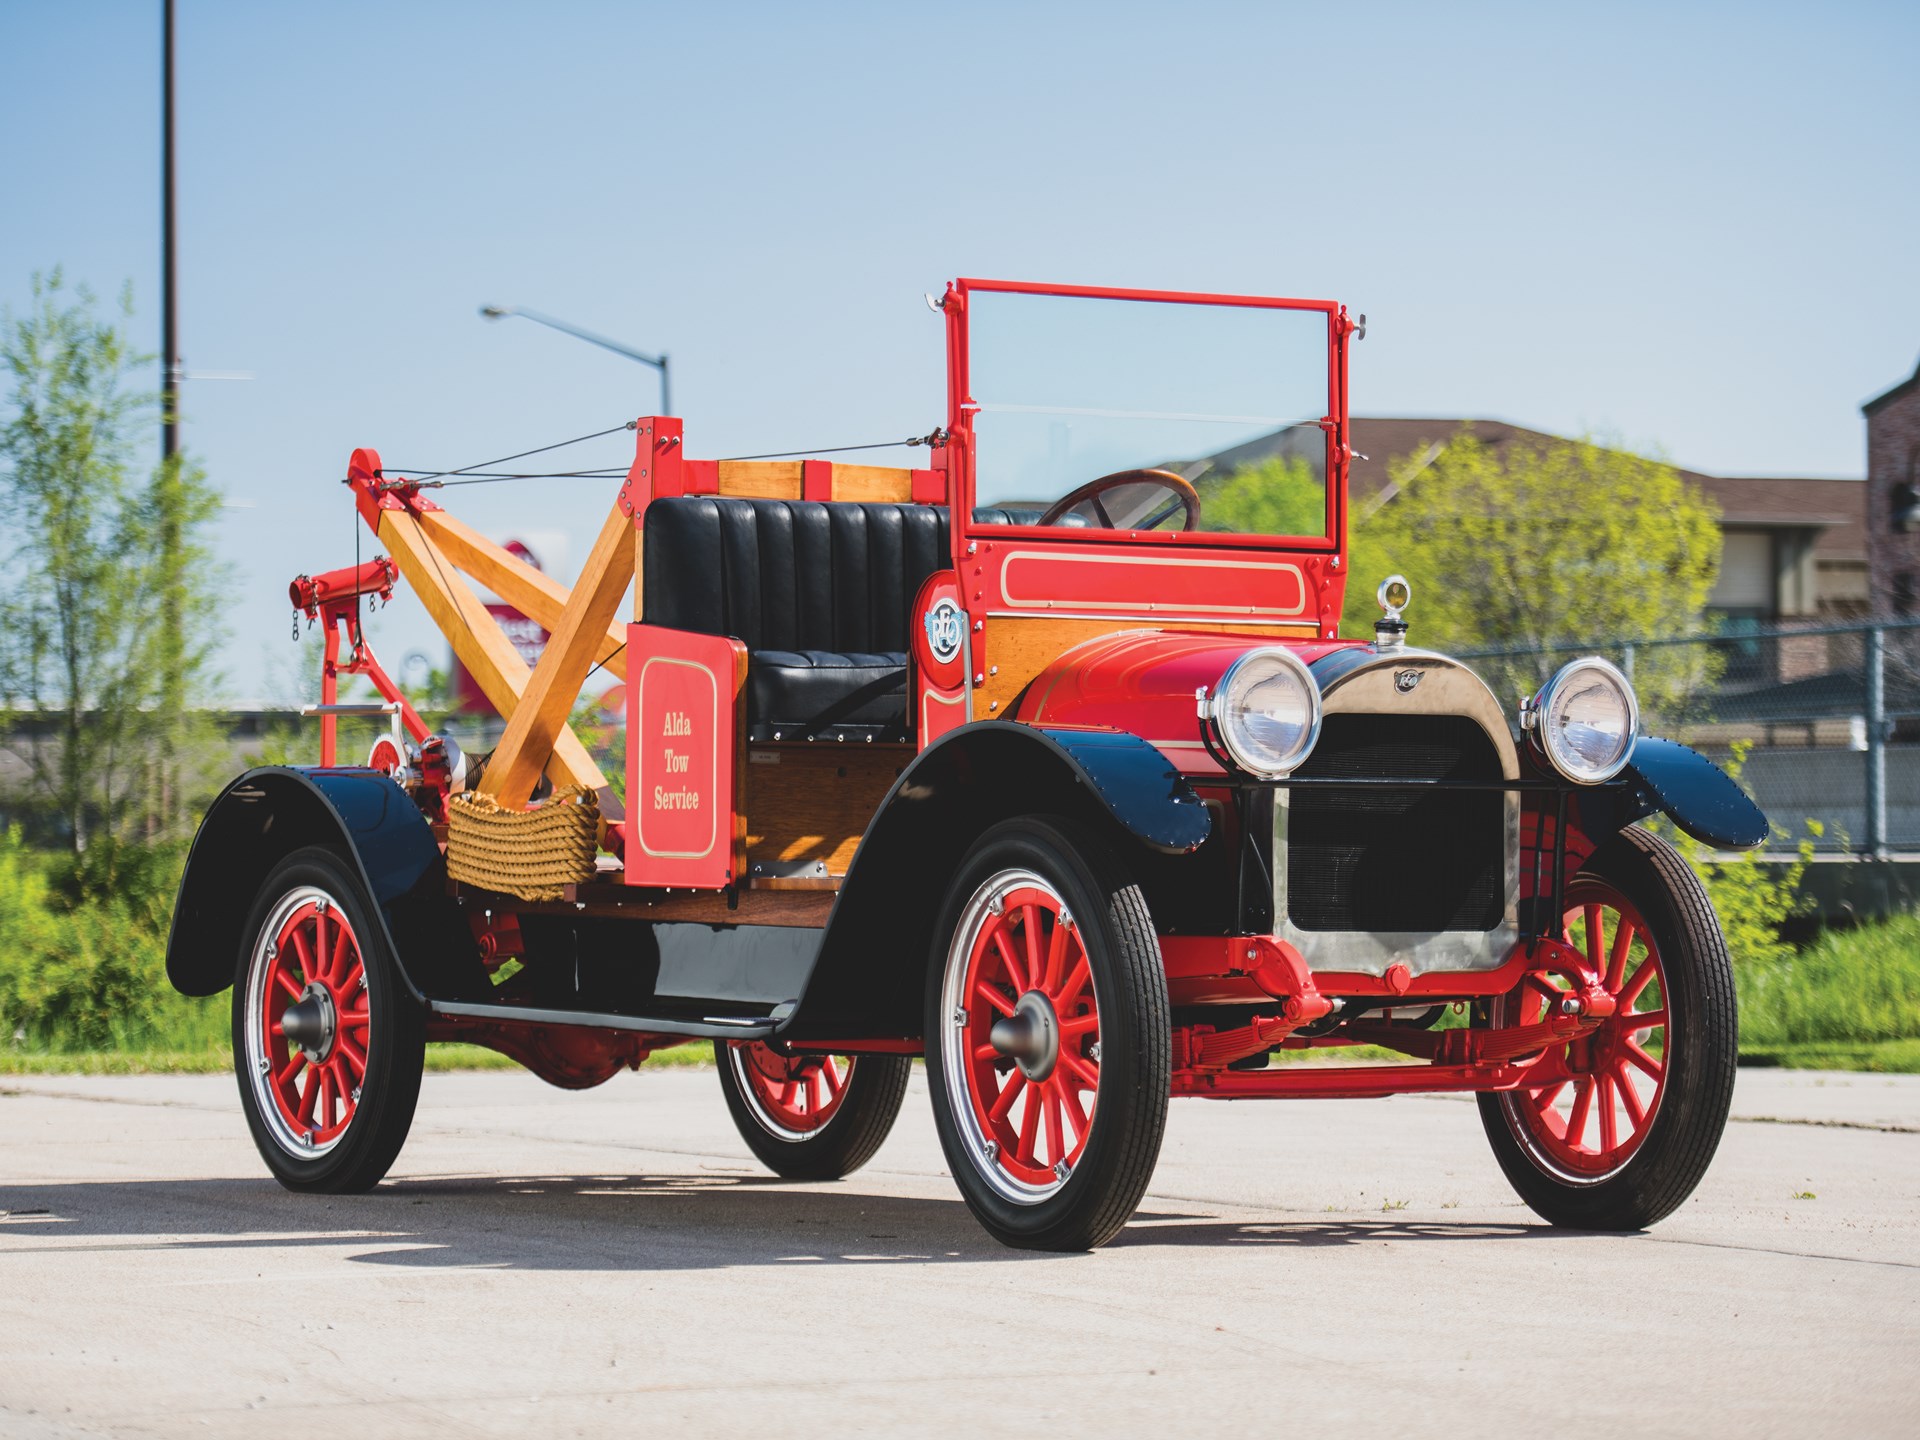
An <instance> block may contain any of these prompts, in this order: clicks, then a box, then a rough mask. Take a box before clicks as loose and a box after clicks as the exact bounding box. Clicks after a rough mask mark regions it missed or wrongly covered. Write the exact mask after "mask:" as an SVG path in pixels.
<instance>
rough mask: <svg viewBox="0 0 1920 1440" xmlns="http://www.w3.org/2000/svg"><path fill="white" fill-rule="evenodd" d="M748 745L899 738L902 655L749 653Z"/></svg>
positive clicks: (903, 716)
mask: <svg viewBox="0 0 1920 1440" xmlns="http://www.w3.org/2000/svg"><path fill="white" fill-rule="evenodd" d="M747 719H748V724H749V725H750V727H751V729H750V731H749V733H748V736H747V738H748V739H750V740H818V739H843V738H853V739H861V740H864V739H866V738H867V737H868V735H869V734H872V735H873V736H874V738H876V739H887V740H893V739H905V738H906V736H905V734H904V732H905V730H906V725H907V656H906V652H904V651H901V652H899V653H892V652H888V653H883V654H862V653H858V652H855V653H853V654H844V655H843V654H840V653H838V652H835V651H831V650H749V651H748V652H747Z"/></svg>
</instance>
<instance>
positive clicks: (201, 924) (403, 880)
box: [167, 766, 444, 995]
mask: <svg viewBox="0 0 1920 1440" xmlns="http://www.w3.org/2000/svg"><path fill="white" fill-rule="evenodd" d="M307 845H326V846H330V847H331V848H333V849H335V850H338V851H340V852H342V853H343V854H344V855H346V856H348V857H349V858H350V859H351V861H352V863H353V864H354V865H355V866H356V867H357V868H358V870H359V873H360V879H361V881H362V883H363V884H365V886H366V887H367V893H368V894H370V895H371V896H372V897H373V898H374V901H375V905H376V908H377V910H378V912H379V914H380V919H381V923H382V924H383V925H384V926H385V927H386V930H387V936H386V938H387V943H388V947H389V949H390V950H391V952H392V953H393V955H394V956H395V957H396V958H397V959H399V961H400V968H401V971H402V973H403V974H405V975H406V976H407V983H408V986H409V987H410V988H411V989H413V991H414V992H415V994H416V995H418V994H421V993H422V992H421V987H420V986H419V985H418V984H417V983H416V977H415V976H414V975H413V974H412V973H410V967H409V965H408V960H407V951H408V950H409V949H411V950H413V951H414V952H415V953H416V956H417V954H418V949H419V947H418V946H417V945H411V946H405V947H403V945H402V944H401V943H399V942H401V941H403V940H406V939H408V938H409V935H410V933H411V932H412V931H413V930H414V929H415V928H417V927H416V921H417V916H416V915H414V914H412V913H408V914H402V913H400V912H401V911H402V910H409V909H410V910H418V909H419V908H420V906H421V905H423V904H424V905H431V903H432V901H433V900H434V899H436V898H438V892H439V891H440V890H442V889H443V888H444V887H438V886H435V885H433V884H432V880H433V878H434V877H435V876H437V875H438V874H439V873H440V867H441V858H440V847H439V845H438V843H437V842H436V841H435V840H434V838H433V830H432V828H431V827H430V826H429V825H428V824H427V821H426V817H425V816H423V815H422V814H421V813H420V811H419V809H418V807H416V806H415V805H414V803H413V801H411V800H410V799H408V798H407V794H406V792H405V791H404V790H402V789H401V788H400V787H399V786H398V785H396V784H394V783H393V781H392V780H391V779H389V778H388V777H387V776H385V775H382V774H381V773H380V772H378V771H376V770H363V769H342V770H320V769H304V768H302V769H294V768H291V767H287V766H263V767H260V768H258V769H254V770H249V771H248V772H247V773H246V774H244V775H242V776H241V777H240V778H239V779H238V780H235V781H234V782H233V783H232V784H231V785H229V786H227V788H226V789H225V790H223V791H221V792H220V794H219V796H218V797H217V798H216V799H215V800H214V802H213V804H212V805H211V806H209V807H208V809H207V813H206V816H205V818H204V819H202V820H201V822H200V829H199V831H198V833H196V834H195V835H194V837H193V847H192V849H191V850H189V851H188V853H187V866H186V871H185V873H184V874H183V875H182V876H181V877H180V893H179V896H178V897H177V898H176V899H175V901H174V906H173V924H172V927H171V929H170V930H169V931H168V934H167V978H168V979H169V980H170V981H172V982H173V986H174V988H175V989H176V990H179V991H180V992H181V993H182V994H186V995H217V994H219V993H220V991H222V990H224V989H226V988H227V986H229V985H231V984H232V983H233V976H234V966H235V961H236V957H237V956H238V955H239V952H240V944H241V940H242V934H241V932H242V930H243V929H244V927H245V925H246V921H247V914H248V912H249V911H250V910H252V908H253V903H254V900H255V898H256V896H257V895H258V893H259V890H260V886H261V885H262V883H263V882H264V881H265V880H266V878H267V875H268V873H269V872H270V871H271V870H272V869H273V867H274V866H275V865H277V864H279V863H280V861H281V860H282V859H284V858H285V857H286V856H288V855H290V854H292V853H293V852H294V851H295V850H298V849H300V848H302V847H303V846H307ZM409 902H413V903H412V904H411V905H410V904H409Z"/></svg>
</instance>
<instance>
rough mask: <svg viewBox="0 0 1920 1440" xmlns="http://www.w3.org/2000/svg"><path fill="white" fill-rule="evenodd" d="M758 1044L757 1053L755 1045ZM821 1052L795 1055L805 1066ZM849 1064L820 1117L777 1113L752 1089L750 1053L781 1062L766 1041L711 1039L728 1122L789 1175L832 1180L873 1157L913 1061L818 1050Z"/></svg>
mask: <svg viewBox="0 0 1920 1440" xmlns="http://www.w3.org/2000/svg"><path fill="white" fill-rule="evenodd" d="M756 1052H757V1053H756ZM820 1058H822V1057H796V1059H798V1060H799V1061H800V1062H801V1063H803V1064H805V1065H807V1066H808V1067H809V1069H811V1068H812V1067H813V1066H814V1065H817V1064H818V1063H819V1059H820ZM824 1058H825V1059H826V1060H827V1061H828V1062H829V1063H832V1064H834V1065H836V1066H837V1065H840V1064H842V1063H844V1064H845V1065H846V1066H847V1070H846V1077H845V1080H844V1082H843V1083H844V1086H845V1094H844V1096H843V1097H841V1098H840V1099H839V1100H838V1103H837V1104H835V1106H834V1109H833V1110H832V1112H831V1113H830V1114H829V1115H828V1117H827V1120H826V1123H825V1124H823V1125H808V1124H807V1123H806V1121H805V1120H803V1119H796V1118H795V1117H792V1116H787V1115H782V1114H781V1113H779V1112H778V1111H777V1110H776V1109H775V1108H774V1106H773V1104H772V1103H771V1102H770V1101H769V1100H767V1099H764V1098H763V1097H761V1096H759V1095H757V1094H755V1093H754V1092H753V1090H752V1084H753V1081H752V1078H751V1075H750V1073H749V1069H748V1067H750V1066H752V1065H753V1064H754V1063H755V1062H756V1059H760V1060H769V1061H772V1062H774V1063H785V1062H784V1061H782V1059H781V1057H779V1056H778V1055H777V1054H776V1053H775V1052H773V1051H770V1050H768V1049H767V1047H765V1046H758V1047H756V1046H754V1045H753V1044H752V1043H750V1042H744V1041H738V1040H716V1041H714V1042H713V1063H714V1065H715V1066H716V1067H717V1068H718V1069H719V1071H720V1091H721V1093H722V1094H723V1095H725V1096H726V1097H727V1111H728V1113H729V1114H731V1115H732V1116H733V1123H734V1127H735V1128H736V1129H737V1130H739V1132H740V1138H741V1139H742V1140H744V1141H746V1142H747V1148H748V1149H749V1150H751V1151H753V1153H754V1155H755V1156H756V1157H757V1158H758V1159H759V1161H760V1163H761V1164H762V1165H764V1166H766V1167H767V1168H768V1169H769V1170H771V1171H773V1173H774V1174H776V1175H779V1176H781V1177H783V1178H784V1179H788V1180H838V1179H840V1178H841V1177H842V1176H843V1175H851V1174H852V1173H853V1172H854V1171H856V1170H858V1169H859V1168H860V1167H861V1166H862V1165H864V1164H866V1163H867V1161H869V1160H871V1159H872V1158H873V1157H874V1154H875V1152H876V1151H878V1150H879V1148H880V1147H881V1145H882V1144H884V1143H885V1141H886V1138H887V1136H888V1134H889V1133H890V1132H891V1131H892V1130H893V1122H894V1120H895V1119H896V1118H897V1117H898V1116H899V1114H900V1102H901V1101H902V1100H903V1099H905V1098H906V1093H907V1076H908V1075H909V1074H911V1073H912V1071H913V1061H912V1059H911V1058H910V1057H908V1056H905V1055H858V1056H850V1057H837V1056H836V1057H824Z"/></svg>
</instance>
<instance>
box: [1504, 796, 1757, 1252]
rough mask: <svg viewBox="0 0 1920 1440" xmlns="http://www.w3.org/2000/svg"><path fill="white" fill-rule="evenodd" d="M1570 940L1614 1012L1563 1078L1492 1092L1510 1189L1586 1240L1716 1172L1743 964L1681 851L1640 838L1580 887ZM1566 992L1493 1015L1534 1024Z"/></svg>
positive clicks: (1610, 851)
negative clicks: (1738, 969) (1582, 1232)
mask: <svg viewBox="0 0 1920 1440" xmlns="http://www.w3.org/2000/svg"><path fill="white" fill-rule="evenodd" d="M1566 901H1567V912H1566V933H1567V939H1568V941H1569V942H1570V943H1571V944H1573V945H1574V946H1575V947H1576V948H1578V949H1579V950H1581V951H1582V952H1583V953H1584V954H1585V955H1586V957H1587V963H1588V964H1589V965H1590V966H1591V967H1592V968H1593V969H1594V971H1595V972H1596V973H1597V974H1599V975H1600V976H1601V977H1602V984H1603V986H1604V988H1605V989H1606V990H1607V991H1608V992H1609V993H1610V994H1611V995H1612V996H1613V997H1614V1004H1615V1006H1616V1009H1615V1012H1614V1014H1613V1015H1611V1016H1610V1017H1608V1018H1607V1019H1605V1020H1603V1021H1602V1022H1601V1023H1600V1025H1599V1028H1598V1029H1596V1030H1594V1031H1593V1032H1592V1033H1591V1034H1588V1035H1584V1036H1582V1037H1581V1038H1580V1039H1578V1040H1575V1041H1573V1042H1572V1043H1571V1044H1568V1045H1565V1046H1563V1047H1560V1052H1559V1053H1557V1054H1554V1053H1549V1054H1548V1055H1547V1056H1545V1057H1543V1058H1544V1059H1545V1060H1546V1061H1548V1062H1549V1063H1551V1064H1553V1065H1554V1069H1555V1072H1556V1073H1555V1078H1554V1079H1552V1080H1551V1081H1549V1082H1548V1083H1546V1084H1543V1085H1538V1086H1534V1087H1532V1088H1529V1089H1525V1090H1513V1091H1506V1092H1502V1093H1498V1094H1489V1095H1482V1096H1480V1097H1479V1099H1480V1117H1481V1120H1482V1122H1483V1124H1484V1125H1485V1127H1486V1131H1487V1137H1488V1139H1489V1140H1491V1141H1492V1142H1493V1151H1494V1155H1495V1156H1496V1158H1498V1160H1499V1162H1500V1168H1501V1169H1502V1170H1504V1171H1505V1172H1506V1175H1507V1178H1508V1180H1510V1181H1511V1182H1512V1183H1513V1187H1514V1189H1515V1190H1517V1191H1519V1193H1520V1198H1521V1199H1523V1200H1525V1201H1526V1202H1527V1204H1528V1205H1529V1206H1531V1207H1532V1208H1533V1209H1534V1210H1535V1211H1536V1212H1537V1213H1538V1214H1540V1215H1541V1216H1542V1217H1544V1218H1545V1219H1547V1220H1550V1221H1552V1222H1553V1223H1554V1224H1556V1225H1567V1226H1575V1227H1578V1228H1581V1229H1587V1230H1638V1229H1641V1228H1643V1227H1645V1226H1648V1225H1651V1224H1653V1223H1654V1222H1656V1221H1658V1220H1661V1219H1663V1218H1665V1217H1666V1216H1667V1215H1669V1214H1671V1213H1672V1212H1673V1211H1674V1210H1675V1209H1676V1208H1677V1207H1678V1206H1679V1205H1680V1204H1681V1202H1682V1201H1684V1200H1685V1199H1686V1198H1687V1196H1688V1195H1690V1194H1692V1193H1693V1189H1694V1187H1695V1186H1696V1185H1698V1184H1699V1183H1700V1178H1701V1176H1703V1175H1704V1174H1705V1173H1706V1170H1707V1165H1708V1164H1709V1163H1710V1162H1711V1161H1712V1159H1713V1154H1714V1151H1715V1150H1716V1149H1717V1148H1718V1147H1719V1144H1720V1135H1721V1132H1722V1131H1723V1130H1724V1129H1725V1128H1726V1122H1727V1111H1728V1109H1729V1108H1730V1107H1731V1105H1732V1101H1733V1080H1734V1067H1735V1064H1736V1061H1737V1058H1738V1049H1739V1046H1738V1033H1737V1031H1738V1020H1737V1016H1736V1012H1735V1004H1734V991H1733V968H1732V965H1731V963H1730V962H1729V959H1728V956H1727V946H1726V941H1725V939H1724V938H1723V937H1722V935H1721V933H1720V926H1719V922H1718V921H1717V920H1716V919H1715V917H1714V913H1713V908H1712V906H1711V904H1710V903H1709V902H1708V899H1707V895H1706V891H1705V890H1704V889H1703V888H1702V887H1701V885H1700V882H1699V880H1698V879H1697V878H1695V876H1694V874H1693V872H1692V871H1691V870H1689V869H1688V868H1687V866H1686V863H1685V862H1684V861H1683V860H1681V858H1680V857H1679V855H1677V854H1676V853H1675V852H1674V850H1673V848H1672V847H1671V846H1669V845H1667V844H1666V843H1665V842H1663V841H1661V840H1659V839H1657V838H1655V837H1654V836H1652V835H1648V834H1647V833H1645V832H1644V831H1639V830H1628V831H1624V832H1622V833H1621V834H1620V835H1618V836H1616V837H1615V838H1614V839H1613V840H1611V841H1609V842H1608V843H1607V844H1606V845H1604V846H1602V847H1601V848H1600V849H1599V850H1598V851H1596V852H1595V853H1594V855H1593V857H1592V859H1590V860H1589V861H1588V862H1587V865H1586V867H1585V868H1584V869H1583V870H1581V872H1580V873H1579V874H1578V875H1577V876H1575V877H1574V879H1573V880H1572V881H1571V882H1569V884H1568V886H1567V895H1566ZM1565 983H1566V982H1565V981H1564V980H1562V979H1560V978H1559V977H1556V976H1552V975H1548V974H1546V973H1544V972H1542V973H1538V974H1535V975H1531V976H1529V977H1528V978H1527V979H1526V980H1525V981H1524V982H1522V984H1521V986H1520V987H1519V988H1518V989H1517V990H1515V991H1514V992H1513V993H1511V994H1509V995H1506V996H1503V997H1502V998H1501V999H1500V1000H1499V1001H1498V1002H1496V1005H1495V1008H1494V1017H1493V1018H1494V1023H1495V1025H1515V1024H1529V1023H1533V1022H1536V1021H1538V1020H1540V1019H1541V1018H1542V1017H1543V1016H1544V1015H1545V1014H1546V1013H1547V1007H1549V1006H1551V1005H1554V1004H1557V1003H1558V997H1559V995H1560V993H1561V989H1560V987H1561V986H1563V985H1564V984H1565Z"/></svg>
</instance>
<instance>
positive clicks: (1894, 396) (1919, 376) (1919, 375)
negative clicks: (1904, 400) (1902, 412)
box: [1860, 365, 1920, 415]
mask: <svg viewBox="0 0 1920 1440" xmlns="http://www.w3.org/2000/svg"><path fill="white" fill-rule="evenodd" d="M1915 390H1920V365H1916V366H1914V367H1913V374H1911V375H1909V376H1908V377H1907V378H1906V379H1905V380H1902V381H1901V382H1900V383H1899V384H1898V385H1896V386H1894V387H1893V388H1892V389H1891V390H1888V391H1885V392H1883V393H1881V394H1879V395H1876V396H1874V397H1873V399H1871V400H1869V401H1867V403H1866V404H1864V405H1862V406H1861V407H1860V409H1861V410H1862V411H1863V412H1864V413H1866V414H1868V415H1871V414H1873V413H1874V412H1875V411H1876V410H1881V409H1884V408H1885V407H1886V406H1888V405H1891V404H1892V403H1893V402H1894V401H1896V400H1898V399H1899V398H1900V397H1901V396H1903V395H1911V394H1912V393H1913V392H1914V391H1915Z"/></svg>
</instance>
